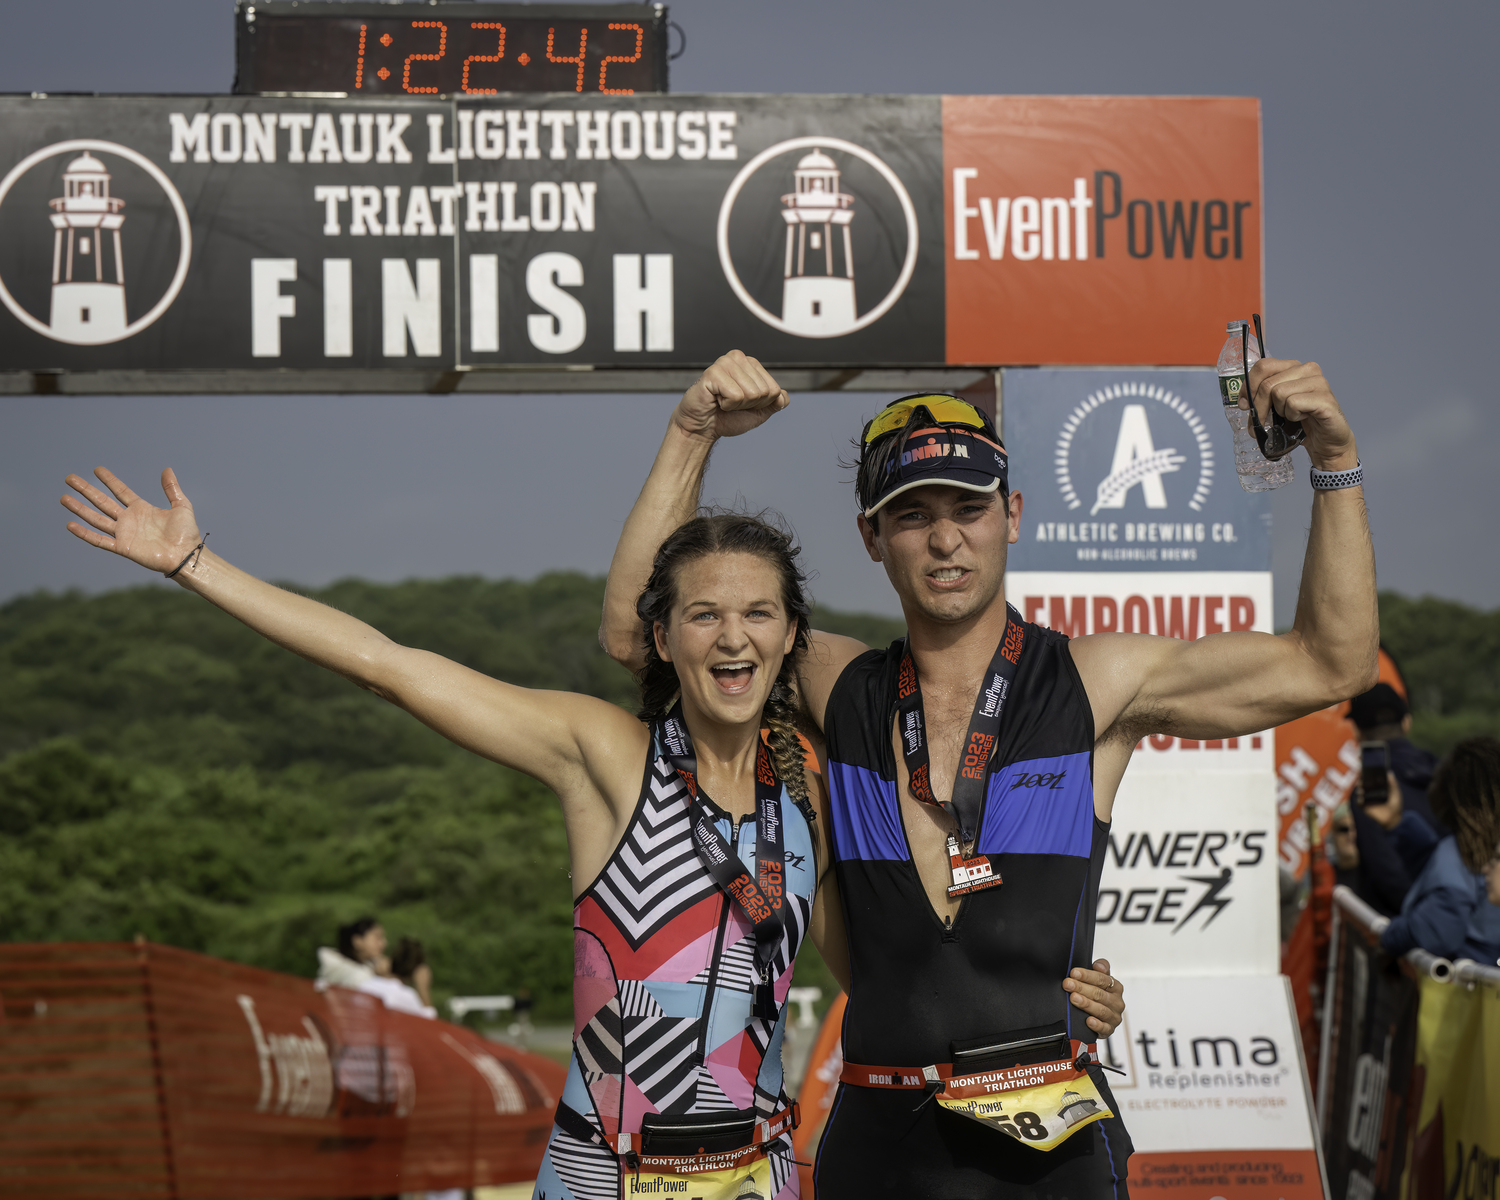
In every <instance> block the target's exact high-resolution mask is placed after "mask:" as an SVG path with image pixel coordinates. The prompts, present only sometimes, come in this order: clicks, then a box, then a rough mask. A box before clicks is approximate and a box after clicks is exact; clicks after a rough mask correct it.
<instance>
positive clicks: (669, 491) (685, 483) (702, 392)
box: [599, 350, 787, 671]
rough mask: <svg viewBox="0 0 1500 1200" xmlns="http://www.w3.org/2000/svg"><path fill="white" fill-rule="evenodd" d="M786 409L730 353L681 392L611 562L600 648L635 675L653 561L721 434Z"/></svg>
mask: <svg viewBox="0 0 1500 1200" xmlns="http://www.w3.org/2000/svg"><path fill="white" fill-rule="evenodd" d="M786 405H787V394H786V392H785V391H783V390H782V388H781V386H780V385H779V384H778V383H777V382H776V380H774V379H772V378H771V373H770V372H769V371H767V370H766V369H765V368H764V367H763V366H761V365H760V363H759V362H757V361H756V360H755V359H753V358H751V357H749V355H746V354H741V353H740V352H739V351H738V350H731V351H730V352H729V353H728V354H726V355H724V357H723V358H721V359H719V360H718V362H716V363H714V364H713V366H711V367H709V368H708V370H706V371H704V372H703V374H702V375H701V376H700V377H699V379H698V381H697V382H696V383H694V384H693V386H692V387H690V388H688V390H687V391H686V392H685V393H684V394H683V397H682V400H681V401H680V402H679V403H678V405H677V407H676V408H675V409H674V410H673V411H672V419H671V420H670V421H668V422H667V436H666V437H665V438H664V439H663V440H662V444H661V449H660V450H659V451H657V454H656V461H655V462H654V463H653V464H652V465H651V474H650V475H649V476H647V478H646V486H645V487H643V488H642V489H641V494H640V496H639V497H638V498H637V499H636V502H635V507H634V508H632V509H631V510H630V516H629V517H627V518H626V519H625V528H624V530H623V532H622V533H621V534H620V543H619V545H617V546H616V547H615V556H614V558H613V559H612V560H611V561H610V564H609V582H608V584H607V585H606V586H605V589H604V616H603V619H602V622H601V624H600V626H599V644H600V645H601V646H603V647H604V649H605V651H606V652H607V653H608V654H609V656H610V657H611V658H613V659H614V660H615V661H616V662H619V663H621V664H623V665H624V666H626V667H628V668H630V670H632V671H636V670H639V669H640V668H641V666H642V665H644V663H645V650H644V648H643V647H642V645H641V621H640V618H639V617H638V616H636V613H635V602H636V600H637V599H638V598H639V597H640V594H641V591H642V589H643V588H644V587H645V586H646V580H648V579H649V578H650V577H651V563H652V560H653V559H655V557H656V551H657V549H658V548H659V547H660V546H661V544H662V542H664V541H666V539H667V535H668V534H670V533H671V532H672V531H673V530H674V529H676V528H677V527H678V526H679V525H681V524H683V522H685V521H688V520H690V519H691V518H692V516H693V514H694V513H696V512H697V511H698V493H699V491H700V490H701V488H702V487H703V473H704V472H705V471H706V470H707V469H708V456H709V454H710V452H711V451H712V450H713V445H714V443H715V442H716V441H718V440H719V439H720V438H721V437H735V436H737V435H739V434H741V433H745V432H747V431H748V430H751V429H754V428H755V427H756V426H757V425H759V424H760V423H761V422H762V421H764V420H765V419H766V418H767V417H769V416H770V415H771V414H772V413H775V412H778V411H780V410H781V409H783V408H785V407H786Z"/></svg>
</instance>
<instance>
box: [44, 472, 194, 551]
mask: <svg viewBox="0 0 1500 1200" xmlns="http://www.w3.org/2000/svg"><path fill="white" fill-rule="evenodd" d="M94 474H95V475H97V476H98V477H99V481H100V482H101V483H102V484H104V486H105V487H107V488H108V489H109V490H110V492H111V493H113V495H106V494H105V493H104V492H102V491H100V490H99V489H98V488H96V487H95V486H94V485H93V484H91V483H90V482H89V481H88V480H87V479H84V478H83V476H81V475H69V476H67V477H66V478H65V479H64V480H63V482H64V483H66V484H67V485H68V486H69V487H70V488H72V489H73V490H74V491H75V492H77V493H78V494H79V495H80V496H82V497H83V499H84V500H87V501H88V504H85V503H84V502H83V500H80V499H78V496H64V497H63V498H62V505H63V507H64V508H66V509H67V510H68V511H69V512H70V513H72V514H73V515H74V516H75V517H77V518H79V519H78V520H77V521H69V522H68V532H69V533H71V534H73V535H74V536H75V537H80V538H82V539H83V540H84V541H86V542H87V543H88V544H89V545H91V546H98V547H99V549H101V550H110V551H113V552H114V553H115V554H118V555H121V556H122V557H124V558H128V559H130V561H131V562H134V563H139V564H140V565H141V566H143V567H145V568H146V569H147V570H151V571H160V572H161V573H162V574H163V575H165V574H166V573H167V572H168V571H172V570H175V569H176V568H177V567H178V566H179V565H180V564H181V563H182V561H183V559H185V558H186V557H187V556H188V555H189V554H191V553H192V552H193V548H194V547H195V546H196V545H197V544H198V543H199V542H200V541H202V538H201V537H200V536H199V534H198V520H197V518H196V517H195V516H194V515H193V504H192V501H191V500H189V499H188V498H187V496H185V495H184V494H183V491H182V486H181V485H180V484H179V483H178V482H177V475H176V474H175V473H174V472H173V470H172V468H171V467H168V468H167V469H166V470H165V471H163V472H162V473H161V490H162V491H163V492H165V493H166V495H167V500H168V501H169V507H167V508H157V507H156V506H155V505H154V504H149V503H147V502H146V501H145V500H143V499H141V498H140V497H139V496H137V495H136V494H135V493H134V492H133V491H131V490H130V488H129V487H127V486H126V484H125V482H124V481H123V480H122V479H120V478H119V477H118V476H117V475H115V474H114V472H112V471H110V470H107V469H106V468H104V467H96V468H95V469H94ZM90 504H91V505H93V507H92V508H90V507H89V505H90ZM86 526H87V527H86Z"/></svg>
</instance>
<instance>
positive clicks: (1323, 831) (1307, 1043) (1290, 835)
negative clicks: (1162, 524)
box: [1276, 649, 1406, 1079]
mask: <svg viewBox="0 0 1500 1200" xmlns="http://www.w3.org/2000/svg"><path fill="white" fill-rule="evenodd" d="M1379 678H1380V682H1381V683H1388V684H1390V685H1391V686H1392V687H1393V688H1395V689H1396V691H1398V692H1400V693H1401V695H1402V696H1403V697H1404V696H1405V695H1406V682H1405V680H1403V679H1402V678H1401V671H1400V669H1399V668H1397V666H1396V661H1395V659H1393V658H1392V657H1391V656H1390V655H1389V654H1387V653H1386V651H1385V650H1384V649H1382V650H1381V651H1380V665H1379ZM1359 769H1360V751H1359V730H1358V729H1356V728H1355V727H1354V723H1353V722H1352V721H1350V720H1349V701H1347V700H1345V701H1342V702H1341V703H1339V704H1334V705H1330V706H1329V707H1328V708H1324V709H1320V710H1319V711H1317V712H1314V713H1308V714H1307V716H1305V717H1298V718H1297V719H1296V720H1295V721H1288V722H1287V723H1286V724H1285V725H1279V726H1277V728H1276V807H1277V810H1278V812H1279V814H1280V820H1281V833H1280V838H1281V842H1280V855H1281V863H1282V865H1283V866H1285V867H1286V868H1287V869H1288V870H1290V871H1291V872H1292V874H1294V875H1296V876H1297V877H1298V879H1299V880H1301V881H1302V883H1303V884H1304V886H1305V888H1306V891H1307V905H1306V907H1305V908H1303V910H1302V912H1301V914H1300V915H1299V916H1298V918H1297V923H1296V925H1294V926H1293V928H1292V932H1291V935H1290V936H1289V937H1288V938H1287V941H1286V943H1285V944H1284V945H1283V946H1282V950H1281V971H1282V974H1284V975H1286V976H1288V977H1289V978H1290V979H1291V981H1292V996H1293V998H1294V999H1295V1000H1296V1003H1297V1023H1298V1025H1299V1027H1300V1030H1301V1034H1302V1051H1303V1053H1304V1054H1305V1055H1306V1056H1307V1070H1308V1075H1309V1077H1310V1078H1312V1079H1317V1078H1318V1056H1319V1054H1320V1052H1321V1047H1320V1041H1321V1032H1322V1019H1323V984H1324V978H1325V976H1326V975H1327V973H1328V940H1329V933H1330V930H1331V927H1332V924H1333V888H1334V882H1335V879H1334V870H1333V864H1332V863H1330V862H1329V861H1328V858H1327V855H1326V853H1325V851H1324V848H1323V847H1324V843H1325V841H1326V840H1327V838H1328V834H1329V826H1330V825H1332V823H1333V814H1334V811H1335V810H1336V809H1337V808H1338V806H1339V805H1340V804H1342V803H1344V801H1346V800H1348V799H1349V797H1350V795H1351V793H1352V792H1353V791H1354V785H1355V783H1356V782H1357V781H1358V779H1359ZM1309 810H1310V811H1311V818H1310V819H1309Z"/></svg>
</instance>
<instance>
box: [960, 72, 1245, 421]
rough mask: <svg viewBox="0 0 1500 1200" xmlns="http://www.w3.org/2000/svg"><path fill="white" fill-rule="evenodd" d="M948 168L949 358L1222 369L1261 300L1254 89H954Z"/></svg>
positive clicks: (979, 360)
mask: <svg viewBox="0 0 1500 1200" xmlns="http://www.w3.org/2000/svg"><path fill="white" fill-rule="evenodd" d="M943 165H944V168H945V178H944V180H943V184H944V187H945V188H946V189H947V201H948V208H949V211H950V213H951V214H952V216H951V218H950V220H951V226H950V231H949V235H948V244H947V248H948V264H947V267H948V269H947V298H948V314H949V315H948V358H949V360H950V361H951V362H975V363H1064V362H1067V363H1114V362H1148V363H1160V364H1177V363H1185V364H1197V363H1208V362H1213V361H1214V360H1215V359H1216V358H1217V357H1218V351H1219V346H1220V344H1221V343H1222V342H1223V340H1224V333H1223V329H1224V322H1225V321H1227V320H1230V319H1231V318H1234V317H1249V315H1250V313H1251V312H1252V311H1260V295H1261V243H1260V221H1259V217H1258V214H1259V213H1260V102H1259V101H1258V100H1255V99H1250V98H1245V99H1232V98H1190V99H1180V100H1165V99H1160V98H1154V97H1128V98H1127V97H1120V96H1108V97H1106V96H949V97H945V98H944V101H943ZM1009 399H1010V397H1009V396H1008V395H1007V396H1006V400H1007V402H1008V401H1009ZM1209 407H1211V406H1209ZM1221 419H1222V418H1221Z"/></svg>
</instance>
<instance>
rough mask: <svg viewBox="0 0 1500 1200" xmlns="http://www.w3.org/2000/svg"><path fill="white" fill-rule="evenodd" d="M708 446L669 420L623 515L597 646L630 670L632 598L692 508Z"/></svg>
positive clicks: (636, 630) (636, 661) (634, 659)
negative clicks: (637, 492)
mask: <svg viewBox="0 0 1500 1200" xmlns="http://www.w3.org/2000/svg"><path fill="white" fill-rule="evenodd" d="M712 450H713V440H712V439H710V438H706V437H702V436H700V435H698V434H691V433H687V432H686V431H684V430H683V429H682V427H681V426H680V425H678V423H677V422H676V421H675V420H674V421H671V422H669V423H668V425H667V435H666V437H665V438H664V439H663V440H662V444H661V449H660V450H658V451H657V453H656V461H655V462H654V463H652V464H651V474H650V475H648V476H647V477H646V484H645V486H644V487H643V488H641V494H640V495H639V496H638V497H637V498H636V502H635V506H634V507H633V508H631V510H630V515H629V516H628V517H626V518H625V528H624V530H623V531H622V532H621V534H620V541H619V544H618V545H617V546H616V547H615V554H614V558H612V559H611V560H610V564H609V581H608V582H607V584H606V585H605V588H604V617H603V622H602V624H601V625H600V627H599V644H600V645H601V646H603V647H604V649H605V651H606V652H607V653H608V654H609V656H610V657H611V658H613V659H615V660H616V661H617V662H620V663H623V664H624V665H625V666H627V667H630V668H631V669H632V670H635V669H637V668H639V667H640V666H641V665H642V664H643V662H644V658H643V654H644V651H643V649H642V646H641V622H640V618H639V617H638V616H636V611H635V604H636V600H637V599H638V598H639V597H640V594H641V592H642V590H643V589H644V588H645V586H646V581H647V580H648V579H650V578H651V564H652V562H653V561H654V560H655V558H656V551H657V550H658V549H659V548H660V546H661V544H662V542H664V541H666V539H667V537H668V535H669V534H671V533H672V531H673V530H675V529H676V528H677V527H678V526H680V525H682V524H683V523H684V522H686V521H689V520H691V519H692V517H693V515H694V514H695V513H696V512H697V511H698V496H699V493H700V492H701V491H702V489H703V476H704V473H705V472H706V471H707V470H708V458H709V454H710V453H711V452H712Z"/></svg>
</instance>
